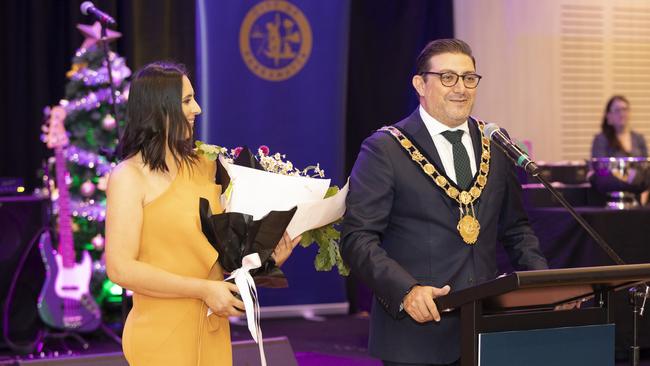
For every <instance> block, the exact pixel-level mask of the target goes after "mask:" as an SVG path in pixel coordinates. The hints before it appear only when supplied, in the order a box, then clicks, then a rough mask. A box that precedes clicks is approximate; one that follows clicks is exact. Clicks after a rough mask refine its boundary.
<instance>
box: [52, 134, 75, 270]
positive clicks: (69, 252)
mask: <svg viewBox="0 0 650 366" xmlns="http://www.w3.org/2000/svg"><path fill="white" fill-rule="evenodd" d="M54 157H55V167H56V185H57V187H58V189H59V198H58V201H57V202H58V205H59V218H58V223H59V253H61V257H62V259H63V266H64V267H66V268H72V267H74V264H75V252H74V241H73V236H72V219H71V211H70V192H69V191H68V184H67V182H66V177H67V176H68V168H67V166H66V162H65V157H64V156H63V147H61V146H58V147H56V148H55V149H54Z"/></svg>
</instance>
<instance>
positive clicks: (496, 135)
mask: <svg viewBox="0 0 650 366" xmlns="http://www.w3.org/2000/svg"><path fill="white" fill-rule="evenodd" d="M483 135H485V137H487V138H488V139H490V140H491V141H492V142H494V143H495V144H496V145H497V146H498V147H499V148H500V149H501V150H502V151H503V152H504V153H505V154H506V155H507V156H508V157H509V158H510V159H511V160H512V161H513V162H514V163H515V165H517V166H519V167H522V168H524V170H526V172H528V173H530V174H531V175H533V176H536V175H537V174H538V173H539V166H537V164H535V162H534V161H532V160H531V159H530V157H528V155H527V154H526V153H525V152H523V151H521V149H520V148H519V146H517V145H516V144H515V143H513V142H512V141H511V140H510V138H509V137H508V134H507V132H505V130H503V129H501V128H499V126H497V125H496V124H495V123H488V124H487V125H486V126H485V128H484V129H483Z"/></svg>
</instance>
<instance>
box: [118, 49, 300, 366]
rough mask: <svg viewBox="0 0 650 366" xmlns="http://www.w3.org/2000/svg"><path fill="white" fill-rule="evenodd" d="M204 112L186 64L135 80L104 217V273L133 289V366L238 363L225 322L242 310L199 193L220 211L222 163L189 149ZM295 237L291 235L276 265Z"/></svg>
mask: <svg viewBox="0 0 650 366" xmlns="http://www.w3.org/2000/svg"><path fill="white" fill-rule="evenodd" d="M200 113H201V108H200V107H199V105H198V103H197V102H196V100H195V98H194V90H193V88H192V84H191V83H190V81H189V79H188V78H187V75H186V72H185V70H184V68H183V67H182V66H181V65H177V64H172V63H166V62H155V63H152V64H149V65H147V66H145V67H144V68H142V69H141V70H140V71H138V72H137V73H136V75H135V76H134V78H133V81H132V82H131V87H130V92H129V100H128V105H127V119H126V120H127V123H126V128H125V131H124V135H123V137H122V140H121V142H120V157H121V159H122V161H121V162H120V163H119V164H118V165H117V166H116V167H115V168H114V169H113V171H112V173H111V176H110V179H109V184H108V190H107V217H106V269H107V272H108V276H109V277H110V279H111V280H112V281H113V282H115V283H117V284H118V285H120V286H122V287H124V288H127V289H129V290H132V291H133V308H132V309H131V312H130V313H129V316H128V319H127V321H126V324H125V327H124V333H123V346H122V347H123V350H124V355H125V357H126V359H127V361H128V362H129V364H130V365H132V366H139V365H147V366H148V365H187V366H190V365H192V366H194V365H211V366H213V365H231V364H232V351H231V343H230V328H229V323H228V318H227V317H228V316H239V315H241V314H242V313H241V311H240V310H239V309H243V308H244V304H243V303H242V302H241V301H240V300H238V299H237V298H236V297H234V296H233V295H232V292H237V287H236V286H235V285H233V284H231V283H228V282H224V281H223V270H222V269H221V268H219V266H218V264H217V265H216V266H214V267H213V264H214V263H215V261H216V259H217V257H218V255H219V253H217V252H216V251H215V250H214V248H213V247H212V246H211V245H210V243H209V242H208V241H207V239H206V238H205V237H204V236H203V233H202V232H201V224H200V218H199V197H204V198H206V199H208V200H209V201H210V206H211V207H213V211H214V212H218V211H219V210H220V206H219V199H218V197H219V195H220V193H221V187H220V186H218V185H216V184H215V183H214V176H215V172H216V163H215V162H214V161H208V160H205V159H202V158H200V157H199V156H197V155H196V154H195V153H194V151H193V150H192V146H193V141H192V135H193V126H194V120H195V117H196V116H197V115H198V114H200ZM299 240H300V237H298V238H296V239H294V240H293V241H291V240H290V239H289V237H288V235H287V234H286V233H285V235H284V237H283V238H282V240H281V241H280V243H279V245H278V247H277V249H276V252H275V253H274V259H275V261H276V263H277V264H278V265H280V264H282V263H283V262H284V261H285V260H286V259H287V258H288V256H289V255H290V253H291V251H292V249H293V248H294V247H295V245H296V244H297V243H298V242H299ZM208 308H210V309H212V310H213V312H214V314H212V315H210V316H209V317H207V316H206V313H207V309H208Z"/></svg>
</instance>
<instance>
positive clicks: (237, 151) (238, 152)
mask: <svg viewBox="0 0 650 366" xmlns="http://www.w3.org/2000/svg"><path fill="white" fill-rule="evenodd" d="M242 150H244V148H243V147H241V146H237V147H236V148H234V149H233V150H232V153H233V155H235V159H236V158H237V157H238V156H239V154H240V153H241V151H242Z"/></svg>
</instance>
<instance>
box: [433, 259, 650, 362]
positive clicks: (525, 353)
mask: <svg viewBox="0 0 650 366" xmlns="http://www.w3.org/2000/svg"><path fill="white" fill-rule="evenodd" d="M648 281H650V264H630V265H617V266H602V267H583V268H568V269H550V270H541V271H526V272H514V273H511V274H509V275H506V276H503V277H500V278H497V279H495V280H492V281H490V282H486V283H483V284H481V285H478V286H475V287H471V288H467V289H464V290H460V291H457V292H452V293H450V294H449V295H447V296H443V297H440V298H438V299H436V305H437V307H438V310H440V311H442V312H448V311H460V322H461V363H460V364H461V366H474V365H480V366H492V365H498V366H509V365H527V366H533V365H557V366H560V365H565V364H566V365H591V366H593V365H614V324H613V321H612V313H613V312H612V310H613V308H612V301H611V299H610V297H611V295H612V293H613V292H614V291H617V290H622V289H626V288H629V287H632V286H634V285H637V284H640V283H643V282H648ZM577 300H580V301H587V300H593V301H590V302H589V304H590V305H591V306H588V307H587V306H582V307H581V308H580V309H572V310H554V308H555V306H556V305H560V304H563V303H566V302H570V301H577ZM632 316H633V315H632V311H631V309H630V317H632Z"/></svg>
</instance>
